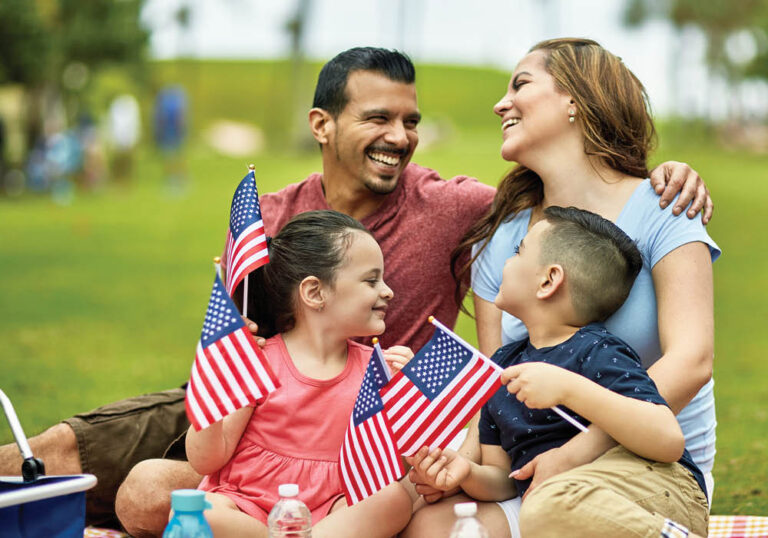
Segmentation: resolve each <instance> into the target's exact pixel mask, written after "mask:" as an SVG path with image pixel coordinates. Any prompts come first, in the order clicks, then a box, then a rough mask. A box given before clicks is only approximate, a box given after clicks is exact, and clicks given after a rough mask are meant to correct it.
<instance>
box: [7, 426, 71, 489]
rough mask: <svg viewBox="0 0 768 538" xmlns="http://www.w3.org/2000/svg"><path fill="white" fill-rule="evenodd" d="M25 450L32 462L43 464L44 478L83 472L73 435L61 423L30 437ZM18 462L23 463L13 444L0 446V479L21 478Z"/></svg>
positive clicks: (68, 427) (17, 448) (69, 428)
mask: <svg viewBox="0 0 768 538" xmlns="http://www.w3.org/2000/svg"><path fill="white" fill-rule="evenodd" d="M29 448H30V449H32V454H33V455H34V456H35V457H36V458H40V459H41V460H43V463H44V464H45V474H49V475H63V474H80V473H82V472H83V469H82V466H81V464H80V453H79V452H78V450H77V439H76V438H75V432H74V431H73V430H72V428H71V427H70V426H69V425H68V424H65V423H63V422H62V423H59V424H56V425H55V426H52V427H51V428H48V429H47V430H45V431H44V432H43V433H41V434H40V435H36V436H34V437H31V438H30V439H29ZM22 461H24V459H23V458H22V457H21V453H20V452H19V447H18V446H17V445H16V443H11V444H9V445H2V446H0V475H4V476H17V475H21V463H22Z"/></svg>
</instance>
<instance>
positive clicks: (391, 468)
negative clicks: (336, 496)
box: [339, 338, 405, 505]
mask: <svg viewBox="0 0 768 538" xmlns="http://www.w3.org/2000/svg"><path fill="white" fill-rule="evenodd" d="M373 342H374V346H373V353H371V360H370V361H369V362H368V368H367V369H366V371H365V376H364V377H363V384H362V386H361V387H360V392H359V393H358V395H357V400H356V401H355V407H354V409H353V411H352V416H351V417H350V419H349V426H347V433H346V435H345V436H344V442H343V443H342V446H341V452H340V454H339V472H340V474H341V481H342V484H344V493H345V495H346V497H347V503H348V504H350V505H352V504H355V503H357V502H359V501H362V500H363V499H365V498H366V497H368V496H370V495H373V494H374V493H376V492H377V491H379V490H380V489H382V488H383V487H385V486H387V485H388V484H391V483H392V482H394V481H395V480H399V479H400V478H401V477H402V476H403V475H404V474H405V469H404V468H403V463H402V461H401V460H400V456H399V452H398V450H397V448H396V446H395V441H394V439H393V437H392V431H391V429H390V427H389V424H388V423H387V420H386V418H385V417H384V413H383V411H384V406H383V403H382V401H381V397H380V395H379V390H380V389H381V388H382V387H383V386H384V385H386V384H387V382H388V381H389V379H390V375H389V368H388V367H387V364H386V362H385V361H384V356H383V354H382V351H381V346H379V343H378V339H376V338H374V339H373Z"/></svg>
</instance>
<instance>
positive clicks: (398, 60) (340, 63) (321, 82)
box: [312, 47, 416, 118]
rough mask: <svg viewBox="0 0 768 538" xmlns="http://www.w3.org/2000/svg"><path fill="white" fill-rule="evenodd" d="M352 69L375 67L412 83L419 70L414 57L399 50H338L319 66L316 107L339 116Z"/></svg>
mask: <svg viewBox="0 0 768 538" xmlns="http://www.w3.org/2000/svg"><path fill="white" fill-rule="evenodd" d="M353 71H375V72H377V73H381V74H382V75H384V76H386V77H388V78H389V79H390V80H394V81H396V82H404V83H406V84H413V83H414V81H415V80H416V70H415V69H414V67H413V63H412V62H411V60H410V59H409V58H408V56H406V55H405V54H403V53H402V52H398V51H396V50H388V49H382V48H377V47H355V48H351V49H349V50H345V51H344V52H341V53H339V54H337V55H336V56H335V57H334V58H333V59H331V60H330V61H329V62H328V63H327V64H325V65H324V66H323V68H322V69H321V70H320V75H318V77H317V86H316V87H315V99H314V101H313V103H312V107H313V108H322V109H323V110H326V111H327V112H328V113H330V114H331V116H333V117H334V118H336V117H338V115H339V114H340V113H341V111H342V110H344V107H345V106H347V102H348V101H349V98H348V96H347V93H346V89H347V80H348V79H349V74H350V73H351V72H353Z"/></svg>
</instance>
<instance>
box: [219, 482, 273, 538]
mask: <svg viewBox="0 0 768 538" xmlns="http://www.w3.org/2000/svg"><path fill="white" fill-rule="evenodd" d="M205 499H206V500H207V501H208V502H209V503H211V504H212V505H213V508H211V509H209V510H206V511H205V519H207V520H208V524H209V525H210V526H211V530H212V531H213V535H214V536H215V537H216V538H228V537H230V536H232V537H234V538H239V537H241V536H249V537H253V538H267V534H268V531H267V526H266V525H264V523H262V522H261V521H259V520H258V519H256V518H253V517H251V516H249V515H248V514H246V513H244V512H241V511H240V509H239V508H238V507H237V505H236V504H235V503H234V502H233V501H232V499H230V498H229V497H227V496H226V495H220V494H218V493H206V494H205Z"/></svg>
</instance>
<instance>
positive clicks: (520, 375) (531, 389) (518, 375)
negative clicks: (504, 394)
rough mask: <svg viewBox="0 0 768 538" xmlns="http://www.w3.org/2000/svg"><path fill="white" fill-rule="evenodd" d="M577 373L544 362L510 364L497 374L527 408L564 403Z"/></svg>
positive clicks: (540, 407) (579, 377)
mask: <svg viewBox="0 0 768 538" xmlns="http://www.w3.org/2000/svg"><path fill="white" fill-rule="evenodd" d="M579 379H583V378H582V377H581V376H580V375H578V374H575V373H573V372H571V371H568V370H566V369H564V368H560V367H559V366H554V365H552V364H547V363H545V362H526V363H523V364H517V365H515V366H510V367H509V368H507V369H505V370H504V371H503V372H502V373H501V383H502V384H503V385H507V390H508V391H509V392H510V393H511V394H514V395H515V396H517V399H518V400H520V401H521V402H523V403H524V404H525V405H526V407H528V408H530V409H544V408H547V407H554V406H556V405H559V404H562V403H564V402H565V400H566V398H567V397H568V394H569V392H570V391H571V390H572V388H573V386H574V384H576V383H577V382H578V380H579Z"/></svg>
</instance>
